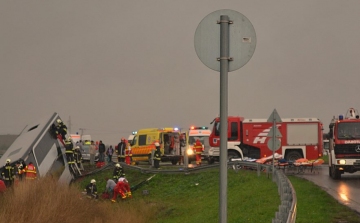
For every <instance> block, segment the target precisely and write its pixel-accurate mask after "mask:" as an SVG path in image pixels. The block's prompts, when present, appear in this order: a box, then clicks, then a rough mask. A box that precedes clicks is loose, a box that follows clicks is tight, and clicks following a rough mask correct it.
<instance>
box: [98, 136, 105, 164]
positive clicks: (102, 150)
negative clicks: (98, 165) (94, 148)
mask: <svg viewBox="0 0 360 223" xmlns="http://www.w3.org/2000/svg"><path fill="white" fill-rule="evenodd" d="M105 150H106V148H105V144H104V143H103V142H102V140H100V142H99V162H105Z"/></svg>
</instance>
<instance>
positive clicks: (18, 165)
mask: <svg viewBox="0 0 360 223" xmlns="http://www.w3.org/2000/svg"><path fill="white" fill-rule="evenodd" d="M16 169H17V175H18V177H19V180H20V181H22V180H23V176H24V175H25V167H24V166H23V164H22V162H21V161H20V160H19V161H17V162H16Z"/></svg>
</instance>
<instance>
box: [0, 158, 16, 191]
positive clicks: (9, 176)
mask: <svg viewBox="0 0 360 223" xmlns="http://www.w3.org/2000/svg"><path fill="white" fill-rule="evenodd" d="M1 175H2V178H3V179H4V182H5V185H6V187H11V186H12V185H13V184H14V179H15V170H14V167H13V166H11V160H10V159H7V160H6V163H5V165H4V167H3V172H2V173H1Z"/></svg>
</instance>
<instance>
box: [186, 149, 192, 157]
mask: <svg viewBox="0 0 360 223" xmlns="http://www.w3.org/2000/svg"><path fill="white" fill-rule="evenodd" d="M186 154H187V155H188V156H191V155H194V150H192V149H187V150H186Z"/></svg>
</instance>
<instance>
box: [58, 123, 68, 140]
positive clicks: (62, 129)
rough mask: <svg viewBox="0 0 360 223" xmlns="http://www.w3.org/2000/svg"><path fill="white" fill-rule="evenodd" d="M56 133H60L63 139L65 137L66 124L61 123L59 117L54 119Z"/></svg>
mask: <svg viewBox="0 0 360 223" xmlns="http://www.w3.org/2000/svg"><path fill="white" fill-rule="evenodd" d="M56 123H57V125H56V131H55V133H56V135H59V134H60V135H61V137H62V139H63V140H65V139H66V134H67V127H66V125H65V124H64V123H63V121H61V119H59V118H58V119H57V120H56Z"/></svg>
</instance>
